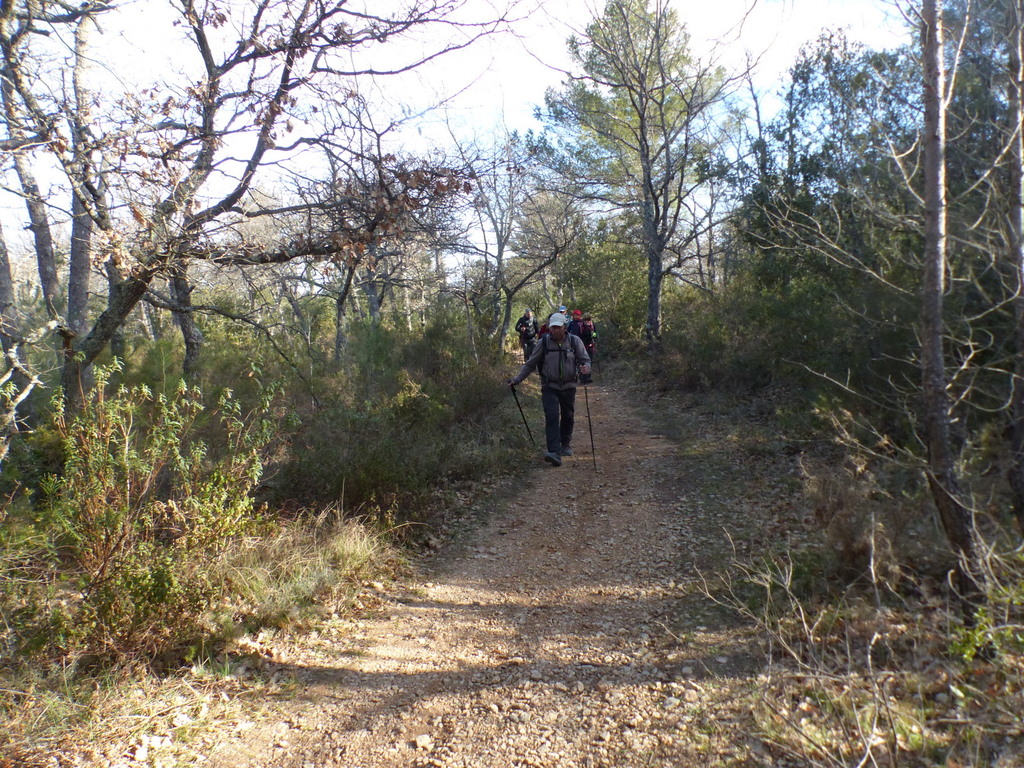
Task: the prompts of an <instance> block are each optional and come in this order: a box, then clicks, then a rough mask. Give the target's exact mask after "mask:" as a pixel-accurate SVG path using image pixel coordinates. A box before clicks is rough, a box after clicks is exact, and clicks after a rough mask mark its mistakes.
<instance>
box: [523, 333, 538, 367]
mask: <svg viewBox="0 0 1024 768" xmlns="http://www.w3.org/2000/svg"><path fill="white" fill-rule="evenodd" d="M519 343H520V344H521V345H522V347H523V362H526V361H527V360H529V359H530V355H532V354H533V350H534V349H535V348H536V347H537V339H530V340H529V341H521V342H519Z"/></svg>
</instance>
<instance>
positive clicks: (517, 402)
mask: <svg viewBox="0 0 1024 768" xmlns="http://www.w3.org/2000/svg"><path fill="white" fill-rule="evenodd" d="M509 389H511V390H512V397H514V398H515V399H516V405H518V406H519V415H520V416H522V417H523V424H524V425H525V426H526V434H528V435H529V436H530V443H532V444H533V447H534V448H536V447H537V443H536V441H535V440H534V439H533V432H531V431H530V422H528V421H527V420H526V414H525V413H523V406H522V405H520V404H519V395H518V394H516V386H515V384H510V385H509ZM589 417H590V414H589V413H588V414H587V418H589Z"/></svg>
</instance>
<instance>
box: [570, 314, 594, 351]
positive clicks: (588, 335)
mask: <svg viewBox="0 0 1024 768" xmlns="http://www.w3.org/2000/svg"><path fill="white" fill-rule="evenodd" d="M573 333H575V334H576V335H577V336H579V337H580V340H581V341H582V342H583V346H584V347H586V348H587V354H588V355H590V359H591V360H593V359H594V347H595V346H596V342H597V326H596V325H594V321H593V319H592V318H591V317H590V313H589V312H587V313H586V314H585V315H583V317H582V318H580V321H579V322H578V323H577V324H576V330H575V331H573Z"/></svg>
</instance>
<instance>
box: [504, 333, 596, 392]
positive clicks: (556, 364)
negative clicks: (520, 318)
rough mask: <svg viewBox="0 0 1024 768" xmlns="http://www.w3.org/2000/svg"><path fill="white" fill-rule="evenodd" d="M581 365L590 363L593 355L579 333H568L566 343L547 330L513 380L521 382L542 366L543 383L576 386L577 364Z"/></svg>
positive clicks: (564, 387) (515, 382) (559, 386)
mask: <svg viewBox="0 0 1024 768" xmlns="http://www.w3.org/2000/svg"><path fill="white" fill-rule="evenodd" d="M581 365H590V355H588V354H587V348H586V347H585V346H583V341H582V340H581V339H580V337H579V336H574V335H573V334H571V333H567V334H566V335H565V339H563V340H562V343H561V344H556V343H555V340H554V339H552V338H551V335H550V334H547V333H546V334H544V335H543V336H541V337H540V341H539V342H538V344H537V348H536V349H534V350H533V354H532V355H530V357H529V359H528V360H527V361H526V362H525V363H523V367H522V368H520V369H519V373H517V374H516V375H515V377H514V378H513V379H512V383H513V384H518V383H519V382H521V381H522V380H523V379H525V378H526V377H527V376H529V375H530V373H532V372H533V371H535V370H538V367H539V373H540V383H541V386H544V387H551V388H552V389H572V388H573V387H575V386H576V374H577V368H579V366H581Z"/></svg>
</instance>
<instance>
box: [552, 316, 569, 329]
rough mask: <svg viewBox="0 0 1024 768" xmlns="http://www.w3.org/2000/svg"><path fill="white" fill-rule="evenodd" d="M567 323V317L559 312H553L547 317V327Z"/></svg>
mask: <svg viewBox="0 0 1024 768" xmlns="http://www.w3.org/2000/svg"><path fill="white" fill-rule="evenodd" d="M568 324H569V318H567V317H566V316H565V315H563V314H561V313H560V312H555V314H553V315H552V316H551V317H550V318H549V319H548V328H554V327H555V326H556V325H561V326H565V325H568Z"/></svg>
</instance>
